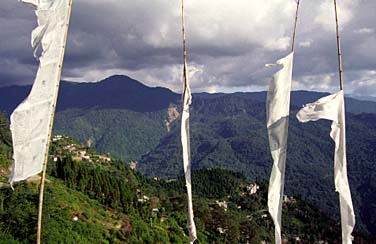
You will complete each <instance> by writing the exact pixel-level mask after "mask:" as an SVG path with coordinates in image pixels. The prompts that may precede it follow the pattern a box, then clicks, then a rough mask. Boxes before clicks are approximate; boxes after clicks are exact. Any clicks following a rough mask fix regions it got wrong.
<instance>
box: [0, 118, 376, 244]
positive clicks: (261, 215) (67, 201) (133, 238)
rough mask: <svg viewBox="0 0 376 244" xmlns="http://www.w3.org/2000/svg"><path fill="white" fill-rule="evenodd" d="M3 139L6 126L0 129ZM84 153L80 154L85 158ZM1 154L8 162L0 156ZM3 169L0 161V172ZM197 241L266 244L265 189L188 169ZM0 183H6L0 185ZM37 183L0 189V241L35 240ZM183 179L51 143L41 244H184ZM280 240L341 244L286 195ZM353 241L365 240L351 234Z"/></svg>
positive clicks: (309, 209) (327, 221) (222, 173)
mask: <svg viewBox="0 0 376 244" xmlns="http://www.w3.org/2000/svg"><path fill="white" fill-rule="evenodd" d="M0 118H1V119H3V118H2V116H1V115H0ZM0 132H1V134H0V139H1V140H3V139H4V136H3V135H4V134H7V133H8V132H6V133H4V128H3V127H1V128H0ZM83 152H85V153H83ZM0 155H1V156H3V157H5V158H8V159H9V156H8V155H4V154H3V152H0ZM6 167H8V166H6V165H4V162H3V161H2V162H1V164H0V170H1V171H2V172H3V171H4V170H7V169H6ZM192 178H193V188H194V189H195V193H194V200H193V203H194V209H195V221H196V225H197V230H198V240H197V241H196V243H231V244H233V243H234V244H236V243H260V242H262V241H266V242H268V243H270V242H272V240H273V236H274V235H273V233H274V232H273V225H272V221H271V219H270V217H269V216H268V214H267V211H266V189H267V186H266V185H265V184H264V183H262V182H260V183H258V182H254V183H252V184H251V183H250V182H249V181H248V180H247V179H246V178H245V177H244V176H242V175H241V174H239V173H234V172H230V171H226V170H221V169H212V170H199V171H193V177H192ZM0 182H1V183H4V182H5V178H4V177H2V178H1V179H0ZM33 182H38V180H37V181H35V180H32V181H30V182H22V183H17V184H16V185H15V190H14V191H12V190H11V189H10V188H9V187H5V185H2V187H0V243H7V244H10V243H12V244H18V243H32V242H34V241H35V231H36V227H35V223H36V213H37V202H38V201H37V199H38V191H37V189H38V186H37V184H36V183H33ZM186 208H187V206H186V197H185V187H184V179H183V178H178V179H175V180H169V181H165V180H163V179H148V178H145V177H143V176H142V175H140V174H139V173H137V172H136V171H134V170H132V169H131V168H130V167H129V166H127V165H126V164H124V163H123V162H121V161H117V160H114V159H113V158H110V157H108V156H106V155H100V154H98V153H96V151H95V150H94V149H92V148H88V147H86V146H84V145H81V144H79V143H77V142H76V141H75V140H72V139H70V138H67V137H60V136H57V137H54V140H53V142H52V145H51V148H50V160H49V163H48V180H47V184H46V190H45V201H44V215H43V216H44V219H43V232H42V240H43V242H46V243H132V244H133V243H140V244H141V243H163V244H168V243H186V242H187V241H188V237H187V233H186V228H185V225H186V213H185V211H186ZM283 208H284V211H285V213H284V219H283V222H284V233H283V238H284V239H285V240H288V241H289V242H291V243H314V242H319V241H323V242H329V243H338V242H339V241H340V228H339V223H338V222H336V221H334V220H333V219H331V218H329V217H327V216H326V215H325V214H323V213H322V212H321V211H318V210H317V209H316V208H315V207H313V206H311V205H309V204H307V203H305V202H304V201H301V200H299V199H296V198H294V197H292V196H289V197H286V199H285V202H284V207H283ZM355 237H356V238H355V243H358V242H359V243H361V242H363V243H364V242H366V241H369V242H370V241H371V239H368V238H369V237H367V236H364V235H360V234H359V233H355Z"/></svg>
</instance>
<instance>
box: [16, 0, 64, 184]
mask: <svg viewBox="0 0 376 244" xmlns="http://www.w3.org/2000/svg"><path fill="white" fill-rule="evenodd" d="M23 2H24V3H26V4H31V5H32V6H33V7H34V8H35V14H36V16H37V19H38V26H37V27H36V28H35V29H34V30H33V32H32V34H31V44H32V47H33V49H34V55H37V50H38V47H40V46H41V47H42V53H41V56H40V57H39V68H38V71H37V75H36V78H35V81H34V84H33V87H32V89H31V92H30V94H29V96H28V97H27V98H26V99H25V100H24V101H23V102H22V103H21V104H20V105H18V107H17V108H16V109H15V110H14V111H13V113H12V115H11V126H10V127H11V131H12V138H13V151H14V153H13V159H14V162H13V166H12V173H11V176H10V179H9V182H10V183H11V184H12V183H13V182H16V181H21V180H24V179H27V178H29V177H31V176H33V175H36V174H38V173H39V172H41V171H42V169H43V162H44V158H45V155H46V153H47V141H48V134H49V127H50V123H52V121H51V119H52V112H53V110H54V109H55V108H54V99H55V97H56V96H57V92H58V85H59V78H60V72H61V69H60V65H61V64H60V63H61V60H62V58H63V54H64V45H65V43H64V41H65V33H66V31H67V28H68V21H69V4H70V1H69V0H39V1H37V0H24V1H23Z"/></svg>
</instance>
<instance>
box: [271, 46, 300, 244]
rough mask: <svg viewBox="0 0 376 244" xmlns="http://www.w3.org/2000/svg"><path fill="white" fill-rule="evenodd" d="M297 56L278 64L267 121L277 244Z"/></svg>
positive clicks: (281, 60)
mask: <svg viewBox="0 0 376 244" xmlns="http://www.w3.org/2000/svg"><path fill="white" fill-rule="evenodd" d="M293 57H294V53H293V52H291V53H290V54H288V55H287V56H286V57H284V58H282V59H280V60H278V61H277V62H276V64H277V65H281V66H282V68H281V69H280V70H279V71H278V72H277V73H275V74H274V76H273V78H272V80H271V82H270V85H269V91H268V95H267V105H266V119H267V128H268V136H269V146H270V152H271V155H272V158H273V167H272V173H271V175H270V180H269V189H268V208H269V213H270V215H271V217H272V219H273V222H274V226H275V243H276V244H280V243H281V242H282V240H281V217H282V201H283V192H284V182H285V167H286V150H287V135H288V116H289V113H290V92H291V80H292V68H293Z"/></svg>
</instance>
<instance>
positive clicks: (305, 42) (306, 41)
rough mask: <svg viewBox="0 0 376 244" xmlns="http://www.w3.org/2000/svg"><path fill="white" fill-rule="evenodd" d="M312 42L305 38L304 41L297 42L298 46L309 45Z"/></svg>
mask: <svg viewBox="0 0 376 244" xmlns="http://www.w3.org/2000/svg"><path fill="white" fill-rule="evenodd" d="M312 43H313V40H305V41H302V42H299V47H306V48H308V47H311V45H312Z"/></svg>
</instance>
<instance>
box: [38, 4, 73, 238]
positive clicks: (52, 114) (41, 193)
mask: <svg viewBox="0 0 376 244" xmlns="http://www.w3.org/2000/svg"><path fill="white" fill-rule="evenodd" d="M72 2H73V0H70V1H69V9H68V22H67V24H66V30H65V33H64V44H63V45H64V46H63V50H62V54H61V57H60V63H59V71H58V80H57V84H56V90H55V95H54V100H53V105H52V113H51V120H50V125H49V131H48V139H47V143H46V153H45V155H44V162H43V171H42V178H41V180H40V188H39V204H38V226H37V244H40V243H41V242H40V241H41V234H42V212H43V197H44V185H45V181H46V171H47V162H48V150H49V147H50V141H51V136H52V127H53V124H54V118H55V108H56V103H57V96H58V91H59V86H60V79H61V71H62V68H63V61H64V53H65V46H66V43H67V36H68V28H69V22H70V15H71V10H72Z"/></svg>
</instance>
